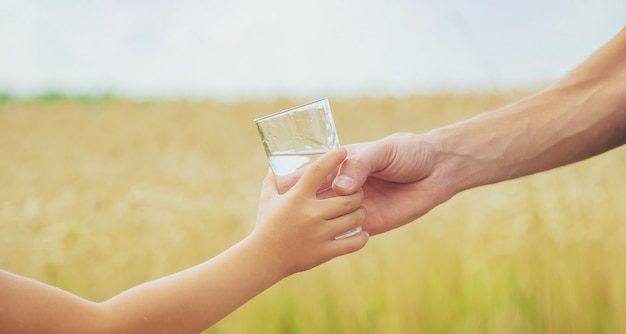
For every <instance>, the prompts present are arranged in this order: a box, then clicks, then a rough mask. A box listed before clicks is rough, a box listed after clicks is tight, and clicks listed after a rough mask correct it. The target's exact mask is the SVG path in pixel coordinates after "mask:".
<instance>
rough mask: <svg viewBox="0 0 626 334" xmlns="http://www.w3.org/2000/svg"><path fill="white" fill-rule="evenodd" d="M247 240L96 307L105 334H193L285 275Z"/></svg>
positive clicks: (266, 255) (268, 256)
mask: <svg viewBox="0 0 626 334" xmlns="http://www.w3.org/2000/svg"><path fill="white" fill-rule="evenodd" d="M254 243H255V241H254V240H252V239H251V238H247V239H244V240H243V241H242V242H240V243H239V244H237V245H235V246H233V247H232V248H230V249H229V250H227V251H226V252H224V253H222V254H220V255H218V256H216V257H215V258H213V259H211V260H209V261H207V262H205V263H203V264H200V265H198V266H195V267H192V268H189V269H187V270H184V271H181V272H179V273H176V274H174V275H171V276H167V277H164V278H161V279H158V280H155V281H152V282H148V283H146V284H143V285H140V286H137V287H135V288H133V289H130V290H128V291H126V292H124V293H122V294H120V295H118V296H116V297H114V298H112V299H110V300H108V301H106V302H105V303H103V304H102V306H103V307H104V309H105V310H106V313H107V314H108V317H109V318H110V319H111V321H110V322H109V324H111V325H113V327H114V328H110V330H109V332H119V333H126V332H132V333H155V332H168V333H198V332H200V331H202V330H204V329H206V328H208V327H210V326H211V325H213V324H215V323H216V322H218V321H219V320H220V319H222V318H223V317H225V316H226V315H228V314H229V313H231V312H232V311H234V310H235V309H237V308H238V307H239V306H241V305H243V304H244V303H245V302H247V301H248V300H250V299H252V298H253V297H254V296H256V295H258V294H259V293H261V292H262V291H264V290H266V289H267V288H269V287H270V286H272V285H273V284H275V283H277V282H278V281H280V280H281V279H282V278H284V277H285V276H287V274H286V273H284V272H282V271H281V269H280V266H279V264H278V263H275V262H274V261H275V259H274V257H272V256H270V255H268V254H261V252H262V251H263V249H262V248H259V247H255V245H254Z"/></svg>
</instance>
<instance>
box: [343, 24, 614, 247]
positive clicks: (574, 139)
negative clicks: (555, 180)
mask: <svg viewBox="0 0 626 334" xmlns="http://www.w3.org/2000/svg"><path fill="white" fill-rule="evenodd" d="M625 55H626V28H625V29H622V31H621V32H619V33H618V34H617V35H616V36H615V37H614V38H613V39H612V40H610V41H609V42H608V43H607V44H605V45H604V46H603V47H602V48H600V49H599V50H598V51H597V52H595V53H594V54H593V55H592V56H591V57H589V58H588V59H587V60H585V61H584V62H583V63H582V64H581V65H579V66H578V67H577V68H575V69H574V70H573V71H572V72H570V73H569V74H568V75H566V76H565V77H564V78H562V79H561V80H560V81H558V82H556V83H555V84H554V85H552V86H550V87H548V88H546V89H544V90H543V91H540V92H538V93H537V94H535V95H532V96H530V97H528V98H526V99H523V100H521V101H518V102H515V103H512V104H510V105H507V106H505V107H503V108H500V109H497V110H494V111H491V112H486V113H483V114H480V115H478V116H476V117H473V118H470V119H467V120H465V121H461V122H458V123H455V124H450V125H448V126H444V127H442V128H438V129H434V130H432V131H430V132H428V133H424V134H415V133H397V134H392V135H390V136H389V137H386V138H383V139H380V140H378V141H374V142H368V143H358V144H353V145H348V146H347V149H348V151H349V156H348V158H347V160H346V161H345V162H344V163H343V165H342V166H341V170H340V172H339V174H338V176H337V177H336V178H335V181H334V184H333V188H334V190H335V191H336V192H337V193H339V194H343V195H346V194H352V193H354V192H355V191H357V189H361V188H363V190H364V192H365V200H364V202H363V205H364V206H365V207H367V210H368V217H367V219H366V221H365V223H364V224H363V228H364V230H366V231H368V232H369V233H370V234H372V235H374V234H378V233H383V232H386V231H389V230H391V229H394V228H397V227H400V226H402V225H404V224H407V223H409V222H411V221H413V220H415V219H416V218H419V217H421V216H422V215H424V214H426V213H427V212H429V211H430V210H431V209H433V208H434V207H436V206H437V205H439V204H441V203H443V202H445V201H447V200H448V199H450V198H451V197H453V196H454V195H456V194H458V193H459V192H462V191H464V190H467V189H471V188H475V187H479V186H482V185H486V184H491V183H497V182H501V181H505V180H510V179H514V178H518V177H521V176H525V175H529V174H533V173H537V172H541V171H545V170H549V169H552V168H556V167H559V166H563V165H567V164H571V163H574V162H577V161H580V160H583V159H587V158H589V157H592V156H595V155H598V154H601V153H603V152H606V151H608V150H610V149H613V148H615V147H618V146H620V145H623V144H624V143H626V56H625Z"/></svg>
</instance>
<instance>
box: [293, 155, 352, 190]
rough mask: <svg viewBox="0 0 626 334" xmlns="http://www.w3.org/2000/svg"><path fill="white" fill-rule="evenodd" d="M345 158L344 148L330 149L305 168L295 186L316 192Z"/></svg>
mask: <svg viewBox="0 0 626 334" xmlns="http://www.w3.org/2000/svg"><path fill="white" fill-rule="evenodd" d="M345 158H346V150H345V149H344V148H336V149H333V150H330V151H329V152H327V153H325V154H324V155H322V156H321V157H320V158H319V159H317V161H315V163H313V164H312V165H311V166H309V167H308V168H307V170H306V172H304V175H302V178H301V179H300V180H299V181H298V184H297V185H296V186H297V187H299V188H303V189H304V190H305V191H307V192H313V193H315V192H317V191H318V190H319V189H320V188H321V187H322V186H323V185H324V183H326V182H327V181H328V180H327V179H328V175H330V174H332V173H333V172H334V171H335V170H336V168H337V166H339V164H340V163H341V162H342V161H343V160H344V159H345Z"/></svg>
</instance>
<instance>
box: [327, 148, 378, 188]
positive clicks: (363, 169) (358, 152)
mask: <svg viewBox="0 0 626 334" xmlns="http://www.w3.org/2000/svg"><path fill="white" fill-rule="evenodd" d="M346 149H347V150H348V151H349V152H350V155H348V157H347V158H346V160H345V161H344V162H343V164H341V167H340V168H339V173H338V174H337V177H335V180H334V182H333V190H335V192H336V193H337V194H339V195H348V194H352V193H354V192H355V191H357V190H358V189H359V188H361V187H362V186H363V184H365V181H366V180H367V177H368V175H370V174H371V173H373V172H375V171H378V170H382V169H384V168H385V167H386V164H388V161H389V160H388V158H387V154H386V153H387V152H386V148H385V146H384V145H383V144H382V142H381V141H377V142H370V143H363V144H353V145H349V146H347V147H346Z"/></svg>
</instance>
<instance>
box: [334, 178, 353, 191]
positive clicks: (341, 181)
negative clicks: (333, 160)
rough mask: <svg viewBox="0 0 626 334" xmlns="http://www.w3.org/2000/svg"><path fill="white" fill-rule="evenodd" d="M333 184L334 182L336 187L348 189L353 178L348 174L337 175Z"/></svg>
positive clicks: (351, 184)
mask: <svg viewBox="0 0 626 334" xmlns="http://www.w3.org/2000/svg"><path fill="white" fill-rule="evenodd" d="M334 184H335V186H336V187H337V188H341V189H344V190H350V189H351V188H352V186H353V185H354V180H353V179H352V178H351V177H348V176H345V175H339V176H337V178H336V179H335V182H334Z"/></svg>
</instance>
